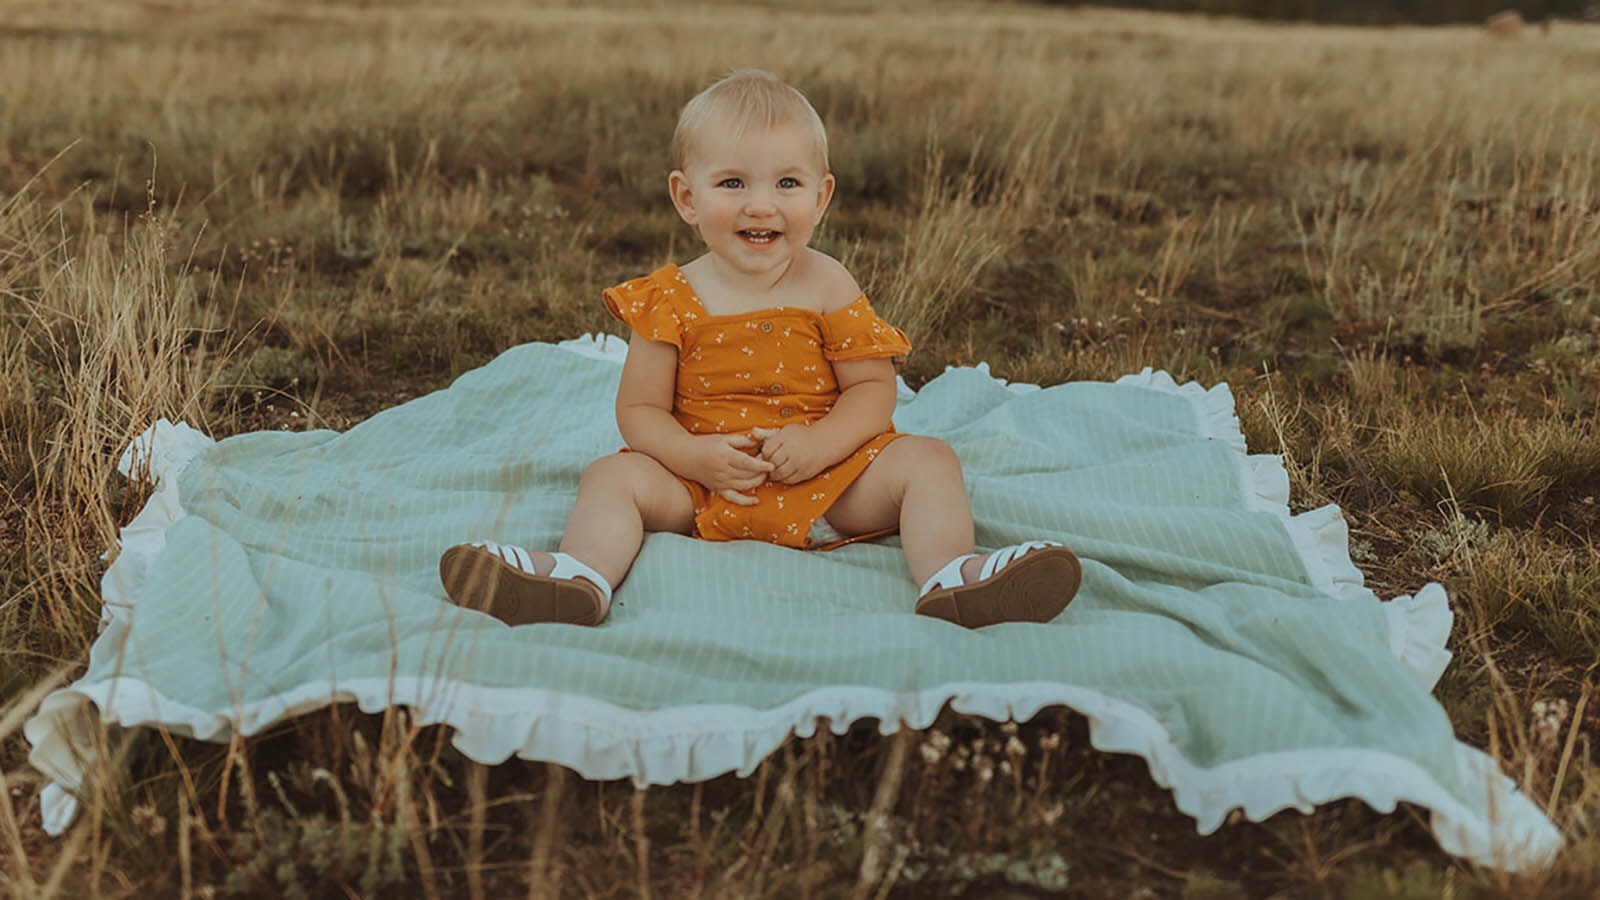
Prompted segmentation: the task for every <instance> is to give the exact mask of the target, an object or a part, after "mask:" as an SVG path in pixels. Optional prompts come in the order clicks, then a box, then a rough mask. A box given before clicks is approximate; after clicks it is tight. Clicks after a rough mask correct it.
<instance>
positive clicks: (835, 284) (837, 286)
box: [806, 248, 861, 315]
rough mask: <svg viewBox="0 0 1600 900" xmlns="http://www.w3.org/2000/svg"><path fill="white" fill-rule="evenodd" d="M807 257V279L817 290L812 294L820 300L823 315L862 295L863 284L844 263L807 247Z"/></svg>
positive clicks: (850, 302)
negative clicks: (860, 283) (857, 280)
mask: <svg viewBox="0 0 1600 900" xmlns="http://www.w3.org/2000/svg"><path fill="white" fill-rule="evenodd" d="M806 257H807V258H806V268H807V269H808V273H807V274H808V278H807V281H808V282H809V284H810V285H812V290H813V291H814V292H815V293H813V294H812V296H814V297H816V298H817V300H818V301H819V302H818V306H819V307H820V308H821V310H822V314H823V315H827V314H828V313H831V312H834V311H835V310H840V309H844V308H845V307H846V306H849V305H850V304H852V303H854V302H856V298H858V297H860V296H861V285H859V284H857V283H856V279H855V276H854V275H851V274H850V270H849V269H846V268H845V267H844V264H843V263H841V262H839V261H838V260H837V259H834V258H833V257H831V256H829V255H828V254H826V253H823V252H822V251H820V250H812V249H810V248H807V251H806Z"/></svg>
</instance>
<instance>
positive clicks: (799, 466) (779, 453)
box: [750, 425, 838, 484]
mask: <svg viewBox="0 0 1600 900" xmlns="http://www.w3.org/2000/svg"><path fill="white" fill-rule="evenodd" d="M750 433H751V434H753V435H755V436H756V439H757V440H759V441H761V458H762V459H764V460H767V461H768V462H770V463H772V471H771V473H769V474H768V476H767V477H768V478H771V479H772V480H773V481H776V482H778V483H779V484H799V483H800V482H802V481H806V480H809V479H811V478H815V477H817V474H818V473H820V472H821V471H822V470H823V469H826V468H827V467H828V466H830V465H832V464H833V463H835V462H837V461H838V460H831V459H828V458H827V457H826V456H824V455H823V453H822V448H821V447H820V446H818V444H817V441H816V440H815V435H814V434H813V433H812V431H811V429H810V428H809V427H808V426H805V425H785V426H783V427H782V428H752V429H750Z"/></svg>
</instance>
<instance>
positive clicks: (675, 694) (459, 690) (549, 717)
mask: <svg viewBox="0 0 1600 900" xmlns="http://www.w3.org/2000/svg"><path fill="white" fill-rule="evenodd" d="M623 349H624V348H623V347H622V346H621V342H620V341H618V340H616V339H603V340H599V341H592V340H580V341H574V342H568V343H567V344H564V345H560V346H553V345H545V344H531V345H525V346H521V347H517V348H514V349H512V350H510V351H508V352H506V353H505V354H503V355H502V356H500V357H499V358H498V359H496V360H494V361H493V362H491V363H490V364H488V365H486V366H484V367H483V368H481V369H478V370H475V371H473V372H469V373H467V374H466V375H464V376H462V377H461V378H460V379H459V380H457V381H456V382H455V384H453V385H452V386H451V387H450V388H448V389H447V390H443V391H439V392H436V393H434V394H430V395H428V396H426V397H422V398H420V399H417V400H414V401H411V402H409V403H406V404H403V405H401V406H398V407H395V408H393V409H389V410H387V411H385V412H383V413H380V414H378V415H376V416H374V417H373V418H371V419H370V420H368V421H366V422H363V423H362V424H360V425H358V426H356V427H355V428H352V429H350V430H349V431H348V432H345V433H342V434H339V433H334V432H330V431H313V432H306V433H280V432H255V433H250V434H243V435H239V436H236V437H233V438H229V439H226V440H223V441H220V442H216V443H213V442H211V441H210V440H209V439H207V438H205V437H203V436H201V435H199V434H198V433H197V432H194V431H193V430H192V429H187V428H186V427H184V426H172V425H170V424H167V423H164V422H163V423H160V424H159V425H158V426H156V427H154V428H152V429H151V430H150V431H149V432H147V433H146V435H145V436H144V437H143V438H142V439H141V440H140V441H139V442H136V445H135V447H134V448H130V456H129V458H128V459H127V460H126V462H127V463H128V464H129V465H130V466H132V467H134V468H135V469H141V468H143V467H144V466H146V465H147V466H148V469H149V472H150V475H151V477H152V478H154V479H155V480H156V481H157V483H158V490H157V492H156V494H155V495H154V497H153V498H152V499H151V501H150V503H149V505H148V506H147V507H146V509H145V510H144V511H143V512H142V513H141V514H140V516H139V517H138V518H137V519H136V520H135V521H134V522H133V523H132V524H130V525H129V526H128V528H127V529H125V531H124V534H123V541H122V551H121V554H120V556H119V557H118V559H117V560H116V562H115V563H114V564H113V565H112V566H111V568H110V570H109V571H108V572H107V574H106V579H105V584H104V595H105V603H106V606H105V610H106V614H105V617H104V622H103V629H102V633H101V635H100V637H99V638H98V640H97V641H96V643H95V645H94V647H93V649H92V651H91V656H90V665H89V669H88V671H87V673H86V674H85V675H84V676H83V677H82V678H81V679H80V680H79V681H78V682H76V683H75V684H73V685H71V686H70V687H67V688H65V689H62V690H60V691H58V692H56V693H55V694H53V695H51V696H50V697H49V698H48V699H47V700H46V701H45V702H44V703H43V705H42V706H41V709H40V710H39V712H38V713H37V715H36V716H35V717H34V718H33V719H32V720H31V721H30V722H29V723H28V726H27V734H28V736H29V738H30V740H31V741H32V742H33V743H34V751H33V756H32V760H33V762H34V764H35V765H36V766H38V767H39V768H40V769H41V770H42V771H44V772H45V773H46V774H47V775H49V776H50V777H51V778H53V779H54V780H55V781H56V782H57V784H56V785H55V786H53V787H52V788H51V789H50V790H49V791H48V792H47V797H46V800H47V803H46V811H47V814H48V815H47V819H48V820H49V821H48V824H49V825H50V827H51V828H52V829H55V830H59V829H60V828H62V827H64V826H65V824H66V821H67V820H68V819H70V817H71V815H72V811H73V808H74V801H73V799H72V795H71V791H72V790H74V789H75V788H76V787H77V785H78V784H79V783H80V777H81V773H82V771H83V769H82V766H83V765H84V759H85V757H86V754H87V753H88V752H89V747H90V745H91V743H92V742H91V741H89V740H88V739H87V735H88V734H89V733H90V731H91V729H92V727H93V723H94V719H95V717H96V716H98V717H99V718H101V719H103V720H104V721H108V722H114V723H119V724H123V725H140V724H147V723H161V724H163V725H165V726H166V727H168V728H170V729H173V730H175V731H177V732H180V733H184V734H190V735H194V736H196V737H200V738H206V739H214V740H221V739H225V738H226V737H227V736H228V735H229V734H230V733H233V732H240V733H244V734H250V733H254V732H257V731H260V730H261V729H263V728H265V727H267V726H268V725H270V724H271V723H273V722H276V721H279V720H281V719H283V718H285V717H287V716H291V715H294V714H296V713H300V712H304V711H306V710H310V709H313V708H316V707H319V706H323V705H327V704H329V703H333V702H338V701H348V700H354V701H356V702H358V703H359V704H360V706H361V708H363V709H365V710H369V711H371V710H377V709H381V708H383V707H385V706H387V705H392V704H403V705H405V706H408V707H410V708H412V709H413V710H414V712H415V714H416V716H417V718H418V719H419V720H420V721H421V722H424V723H431V722H440V723H446V724H448V725H450V726H451V727H452V728H453V729H454V730H455V741H456V744H457V746H458V747H459V748H460V749H461V750H462V752H464V753H466V754H468V755H469V756H472V757H474V758H476V759H479V760H482V761H486V762H498V761H501V760H504V759H506V758H508V757H509V756H511V755H513V754H515V755H519V756H522V757H525V758H529V759H543V760H554V761H557V762H560V763H563V764H565V765H568V766H571V767H572V768H574V769H576V770H577V771H578V772H580V773H582V774H583V775H585V776H587V777H590V778H597V779H608V778H619V777H631V778H633V779H635V780H636V781H639V782H641V783H655V784H661V783H671V782H674V781H682V780H697V779H705V778H710V777H713V776H716V775H720V774H722V773H725V772H729V771H735V772H739V773H741V774H743V773H748V772H750V771H751V770H753V769H754V767H755V766H756V765H757V764H758V763H759V761H760V760H761V759H762V758H763V757H764V756H765V755H766V754H768V753H769V752H771V751H772V750H773V749H774V748H776V747H777V746H778V745H779V744H780V743H781V742H782V741H783V739H784V738H785V737H786V736H787V735H788V734H789V733H790V732H795V733H798V734H801V735H807V734H811V733H813V732H814V731H815V729H816V727H817V722H818V720H819V718H821V719H826V720H827V722H829V723H831V725H832V727H834V728H836V729H841V730H842V729H843V728H845V727H846V726H847V725H848V724H849V723H850V722H852V721H854V720H857V719H860V718H863V717H873V718H878V719H881V720H882V722H883V728H884V729H885V730H888V731H892V730H894V729H896V728H899V727H902V725H909V726H911V727H924V726H926V725H927V724H928V723H930V722H931V721H932V719H933V717H934V716H935V714H936V713H937V712H938V711H939V709H940V708H941V707H943V706H944V705H945V704H947V703H948V704H950V705H951V706H952V707H954V708H955V709H957V710H960V711H963V712H968V713H973V714H978V715H983V716H988V717H991V718H995V719H1006V718H1015V719H1019V720H1020V719H1026V718H1028V717H1030V716H1032V715H1034V714H1035V713H1036V712H1037V711H1038V710H1039V709H1040V708H1042V707H1044V706H1047V705H1053V704H1065V705H1067V706H1070V707H1072V708H1074V709H1076V710H1078V711H1080V712H1082V713H1083V714H1084V715H1086V716H1087V717H1088V718H1089V720H1090V725H1091V729H1092V735H1093V740H1094V742H1095V744H1096V746H1098V747H1100V748H1102V749H1106V750H1113V751H1122V752H1131V753H1137V754H1139V755H1141V756H1143V757H1144V758H1145V759H1147V760H1148V761H1149V763H1150V768H1151V772H1152V775H1153V776H1154V777H1155V778H1156V780H1157V781H1159V782H1161V783H1162V784H1164V785H1167V786H1169V787H1170V788H1171V789H1172V790H1173V792H1174V796H1175V800H1176V802H1177V804H1178V806H1179V808H1181V809H1183V810H1184V811H1185V812H1186V813H1188V814H1190V815H1192V816H1194V817H1195V819H1196V822H1197V825H1198V827H1199V828H1200V829H1201V830H1202V831H1210V830H1212V829H1214V828H1216V827H1217V826H1218V825H1219V824H1220V823H1221V822H1222V820H1223V819H1224V818H1225V817H1226V815H1227V814H1228V813H1229V812H1230V811H1231V810H1234V809H1241V810H1243V812H1244V813H1245V814H1246V815H1248V816H1250V817H1252V818H1256V819H1260V818H1264V817H1265V816H1267V815H1270V814H1271V813H1273V812H1275V811H1277V810H1279V809H1283V808H1285V807H1295V808H1299V809H1303V810H1308V809H1310V808H1311V807H1312V806H1314V805H1315V804H1317V803H1321V802H1324V801H1327V800H1330V799H1334V798H1338V797H1360V798H1362V799H1363V800H1365V801H1366V802H1368V803H1369V804H1371V805H1372V806H1373V807H1375V808H1377V809H1380V810H1385V811H1387V810H1389V809H1392V808H1393V807H1394V805H1395V803H1396V802H1397V801H1408V802H1412V803H1417V804H1421V805H1422V806H1425V807H1427V808H1428V809H1430V810H1431V812H1432V821H1433V826H1434V831H1435V834H1436V835H1437V837H1438V840H1439V842H1440V844H1441V846H1443V847H1444V848H1445V849H1447V850H1449V851H1451V852H1454V853H1457V854H1463V855H1466V856H1469V857H1471V858H1473V859H1474V860H1477V861H1479V862H1481V863H1484V864H1487V865H1493V866H1499V867H1507V868H1514V867H1518V866H1524V865H1528V864H1531V863H1537V862H1539V861H1541V860H1543V859H1546V858H1548V857H1549V855H1550V854H1552V853H1553V852H1554V851H1555V849H1556V848H1557V847H1558V846H1559V844H1560V838H1559V836H1558V834H1557V833H1556V831H1555V830H1554V828H1553V827H1552V826H1551V825H1550V823H1549V822H1548V821H1547V820H1546V819H1545V818H1544V816H1543V815H1542V814H1541V813H1540V812H1539V811H1538V809H1537V808H1536V807H1534V806H1533V805H1532V804H1531V803H1530V802H1528V801H1527V799H1526V798H1524V797H1523V796H1522V795H1521V794H1519V793H1517V792H1515V790H1514V789H1513V787H1512V786H1511V784H1510V782H1509V781H1507V780H1506V779H1505V778H1504V777H1502V776H1501V775H1500V774H1499V773H1498V771H1496V769H1495V766H1494V765H1493V764H1492V762H1490V761H1489V760H1488V759H1487V758H1486V757H1485V756H1484V755H1483V754H1481V753H1479V752H1477V751H1476V750H1473V749H1472V748H1470V747H1467V746H1465V745H1463V744H1460V743H1458V742H1457V741H1456V740H1455V739H1454V736H1453V733H1452V730H1451V726H1450V722H1449V721H1447V719H1446V717H1445V715H1444V712H1443V710H1442V709H1441V708H1440V706H1439V704H1438V703H1437V702H1436V701H1435V700H1434V699H1433V698H1432V697H1431V696H1430V694H1429V689H1430V688H1431V686H1432V684H1433V682H1434V680H1435V679H1436V678H1437V677H1438V675H1439V673H1440V672H1441V671H1442V670H1443V667H1444V664H1445V663H1446V662H1447V661H1448V658H1449V655H1448V654H1447V653H1446V652H1444V650H1443V644H1444V640H1445V637H1446V635H1447V633H1448V630H1449V626H1450V613H1449V608H1448V605H1447V601H1446V598H1445V595H1444V592H1443V590H1442V589H1440V588H1439V587H1438V586H1437V585H1427V586H1425V587H1423V588H1422V589H1421V590H1419V591H1418V592H1417V593H1416V594H1415V595H1414V596H1404V597H1400V598H1396V599H1395V600H1392V601H1389V602H1380V601H1379V600H1378V598H1377V597H1375V596H1374V595H1373V594H1372V593H1371V592H1370V591H1368V590H1366V589H1365V588H1363V587H1362V586H1361V574H1360V572H1359V571H1357V570H1356V569H1355V567H1354V566H1352V565H1351V563H1350V559H1349V555H1348V551H1347V548H1346V533H1345V528H1344V525H1343V521H1342V519H1341V518H1340V517H1339V513H1338V510H1337V508H1334V507H1328V508H1324V509H1321V510H1316V511H1313V512H1310V513H1306V514H1303V515H1299V516H1291V515H1290V514H1289V511H1288V509H1287V507H1286V505H1285V503H1286V500H1287V494H1288V482H1287V478H1286V477H1285V476H1284V473H1283V469H1282V466H1281V465H1279V463H1278V461H1277V460H1276V458H1274V457H1263V456H1247V455H1246V452H1245V446H1244V440H1243V438H1242V436H1241V435H1240V432H1239V429H1238V425H1237V423H1236V421H1235V419H1234V417H1233V410H1232V406H1233V401H1232V397H1231V396H1230V395H1229V393H1228V391H1227V388H1226V386H1225V385H1224V386H1218V387H1215V388H1212V389H1211V390H1209V391H1208V390H1203V389H1201V388H1200V387H1198V386H1196V385H1193V384H1189V385H1183V386H1179V385H1177V384H1174V383H1173V382H1172V380H1171V379H1170V378H1168V377H1167V376H1166V375H1165V373H1159V372H1157V373H1151V372H1148V371H1146V372H1145V373H1143V374H1141V375H1137V376H1130V377H1128V378H1124V379H1122V380H1121V381H1119V382H1117V383H1114V384H1103V383H1075V384H1067V385H1061V386H1057V387H1052V388H1049V389H1043V390H1041V389H1037V388H1030V387H1028V386H1008V385H1005V384H1004V383H1002V382H1000V381H997V380H996V379H994V378H992V377H990V376H989V374H988V373H987V371H986V370H985V369H983V368H981V367H980V368H978V369H953V370H950V371H948V372H946V373H945V374H944V375H942V376H940V377H939V378H937V379H935V380H933V381H932V382H930V383H929V384H928V385H926V386H925V387H924V388H923V389H922V390H921V391H919V392H917V393H915V394H913V393H911V392H910V391H908V390H902V396H901V403H900V406H899V408H898V410H897V412H896V414H895V423H896V425H897V427H899V428H900V429H901V430H903V431H910V432H916V433H922V434H929V435H935V436H938V437H941V438H943V439H945V440H947V441H948V442H949V443H950V444H951V445H952V446H954V447H955V448H956V450H957V452H958V453H959V454H960V456H961V459H962V462H963V465H964V467H965V471H966V473H967V485H968V492H969V493H970V495H971V497H972V505H973V511H974V515H975V518H976V520H977V525H978V541H979V544H980V545H981V546H986V547H993V546H1000V545H1005V544H1010V543H1014V542H1018V541H1023V540H1029V539H1034V538H1049V539H1054V540H1058V541H1062V542H1064V543H1066V544H1067V545H1069V546H1071V547H1072V548H1074V549H1075V550H1076V551H1077V552H1078V554H1079V555H1080V556H1081V557H1082V559H1083V562H1084V582H1083V589H1082V591H1081V593H1080V594H1079V596H1078V599H1077V600H1076V601H1075V602H1074V603H1073V604H1072V605H1071V606H1070V607H1069V608H1068V610H1067V612H1066V613H1064V614H1063V615H1062V616H1061V617H1059V618H1058V619H1057V620H1056V621H1055V622H1053V623H1051V624H1048V625H1036V624H1007V625H998V626H994V627H992V628H988V629H984V630H982V631H968V630H964V629H961V628H958V627H955V626H952V625H949V624H947V623H944V622H941V621H937V620H933V619H927V618H922V617H918V616H914V615H912V614H911V609H912V606H913V602H914V599H915V587H914V585H912V583H911V582H910V579H909V576H908V573H907V571H906V568H905V563H904V560H903V558H902V556H901V554H900V550H899V548H898V546H897V545H896V544H895V543H894V541H892V540H890V541H884V542H881V543H874V544H861V545H852V546H848V547H845V548H842V549H839V550H836V551H832V552H828V553H806V552H801V551H795V550H787V549H782V548H778V547H773V546H768V545H764V544H758V543H751V542H735V543H725V544H711V543H704V542H698V541H694V540H690V539H687V538H683V537H679V536H675V535H652V536H650V537H649V538H648V539H647V540H646V542H645V545H644V549H643V551H642V552H641V554H640V556H639V559H638V562H637V564H636V565H635V567H634V569H633V571H632V572H631V573H630V575H629V576H628V578H627V580H626V581H625V582H624V583H623V584H622V585H621V586H620V588H619V590H618V591H617V594H616V600H615V603H614V606H613V609H612V613H611V616H610V618H609V619H608V620H607V621H606V623H605V624H604V625H602V626H601V627H598V628H582V627H576V626H566V625H535V626H525V627H521V628H514V629H513V628H508V627H506V626H505V625H502V624H500V623H499V622H497V621H494V620H491V619H489V618H487V617H485V616H482V615H479V614H476V613H472V612H467V611H464V610H461V609H458V608H456V607H454V606H451V605H450V604H448V603H446V602H444V601H443V599H442V598H443V591H442V588H441V587H440V584H439V580H438V576H437V570H436V565H437V560H438V557H439V554H440V552H441V551H442V550H444V549H445V548H446V547H448V546H450V545H451V544H454V543H458V542H460V541H464V540H469V539H474V538H491V539H495V540H499V541H504V542H512V543H518V544H524V545H528V546H533V547H553V546H554V545H555V544H556V543H557V541H558V539H559V537H560V531H561V526H562V522H563V521H564V519H565V516H566V512H567V509H568V507H569V506H570V505H571V503H572V499H573V496H574V492H575V490H576V485H577V483H578V476H579V474H580V473H581V472H582V471H583V468H584V466H585V465H586V464H587V463H588V462H589V461H590V460H592V459H594V458H595V457H597V456H599V455H602V454H604V453H607V452H610V451H612V450H613V449H615V448H616V447H618V446H620V445H621V439H620V437H619V436H618V434H617V431H616V426H615V424H614V419H613V416H612V412H611V404H612V399H613V396H614V392H615V387H616V382H617V377H618V373H619V372H620V366H619V365H618V361H619V359H620V357H621V353H622V352H623Z"/></svg>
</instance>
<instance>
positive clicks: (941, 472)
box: [827, 435, 983, 586]
mask: <svg viewBox="0 0 1600 900" xmlns="http://www.w3.org/2000/svg"><path fill="white" fill-rule="evenodd" d="M827 516H828V522H829V523H830V524H832V525H833V527H834V528H837V529H838V530H839V531H840V532H842V533H844V534H847V535H849V534H866V533H868V532H871V531H880V530H882V529H884V528H893V527H895V526H899V528H900V546H901V547H902V548H903V549H904V551H905V554H906V565H907V566H908V567H909V568H910V569H911V578H912V580H913V581H914V582H916V584H917V585H918V586H921V585H922V583H923V582H925V581H927V580H928V579H929V578H930V577H932V575H933V573H935V572H937V571H939V569H941V568H943V567H944V565H945V564H946V563H948V562H949V561H950V560H952V559H955V558H956V557H957V556H960V555H962V554H964V553H971V552H972V551H973V536H972V507H971V506H970V505H969V504H968V503H967V489H966V486H965V483H964V482H963V481H962V479H961V460H960V459H958V458H957V457H956V453H955V451H954V450H951V449H950V445H949V444H946V443H945V442H944V441H941V440H938V439H937V438H929V437H921V436H918V435H907V436H906V437H903V438H899V439H898V440H896V441H894V442H893V443H891V444H889V446H887V447H885V448H883V450H882V451H881V452H880V453H879V454H878V458H877V459H875V460H873V461H872V464H871V465H869V466H868V467H867V470H866V471H865V472H863V473H862V474H861V477H859V478H857V479H856V480H855V482H854V483H852V484H851V485H850V487H849V488H848V489H846V490H845V492H844V493H843V494H842V495H840V497H839V499H838V500H837V501H836V502H835V503H834V504H833V506H832V507H831V508H830V509H829V510H828V513H827ZM982 565H983V560H982V558H981V557H980V558H978V559H971V560H968V561H967V562H966V563H965V564H963V566H962V572H963V573H965V574H967V575H968V576H969V577H976V576H977V574H978V569H979V568H980V567H981V566H982ZM969 568H970V571H969Z"/></svg>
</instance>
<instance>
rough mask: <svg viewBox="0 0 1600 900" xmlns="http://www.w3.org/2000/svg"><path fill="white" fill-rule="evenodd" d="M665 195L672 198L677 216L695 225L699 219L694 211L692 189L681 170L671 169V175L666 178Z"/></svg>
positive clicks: (687, 178)
mask: <svg viewBox="0 0 1600 900" xmlns="http://www.w3.org/2000/svg"><path fill="white" fill-rule="evenodd" d="M667 194H668V196H670V197H671V198H672V205H673V207H674V208H676V209H677V210H678V215H679V216H681V217H682V218H683V220H684V221H685V222H688V223H689V224H690V225H694V224H696V222H697V220H698V218H699V217H698V216H697V215H696V214H695V210H694V189H693V188H692V187H690V186H689V176H687V175H685V174H683V171H682V170H681V169H673V170H672V174H671V175H668V176H667Z"/></svg>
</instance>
